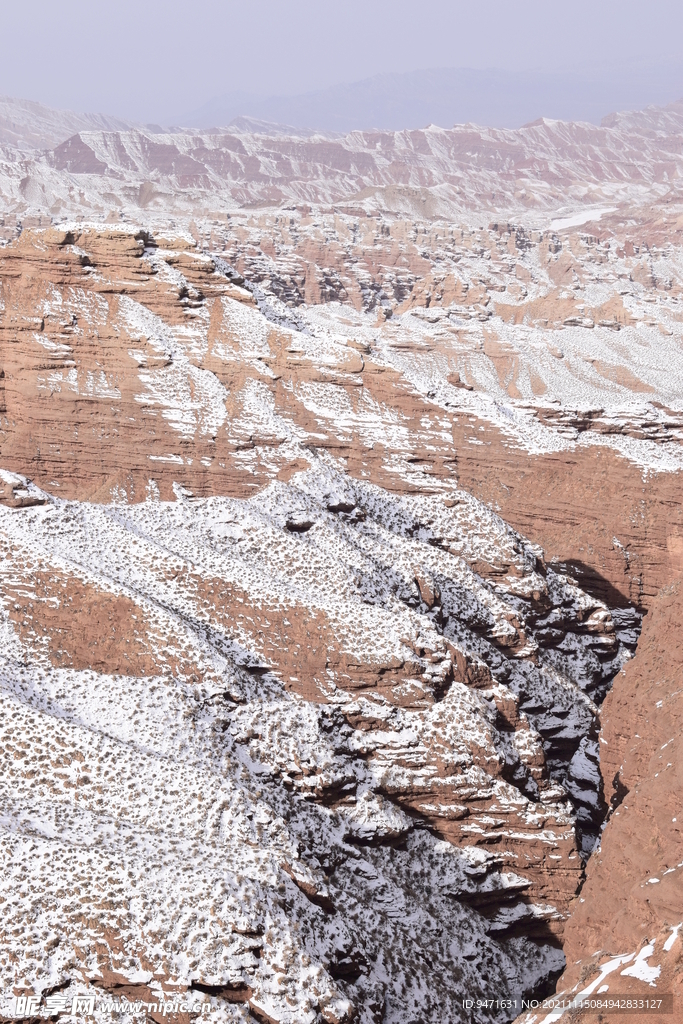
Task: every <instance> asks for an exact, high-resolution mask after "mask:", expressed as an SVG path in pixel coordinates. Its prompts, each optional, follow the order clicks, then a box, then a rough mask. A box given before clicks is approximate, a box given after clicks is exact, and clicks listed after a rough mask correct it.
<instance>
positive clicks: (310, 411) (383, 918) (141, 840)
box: [0, 230, 650, 1022]
mask: <svg viewBox="0 0 683 1024" xmlns="http://www.w3.org/2000/svg"><path fill="white" fill-rule="evenodd" d="M3 260H4V263H3V278H2V280H3V302H4V308H3V316H2V323H1V324H0V330H1V331H2V335H1V341H2V360H3V370H4V377H3V378H2V380H3V383H4V409H3V413H2V417H3V418H2V429H3V434H2V439H1V443H2V456H3V460H4V462H3V467H4V468H3V470H2V473H1V474H0V475H1V479H2V484H3V498H2V501H3V505H4V506H5V507H3V508H2V509H1V510H0V520H1V523H2V532H1V535H0V536H1V538H2V544H3V548H4V551H3V556H4V557H3V561H2V563H0V572H1V573H2V598H3V620H2V630H3V640H2V645H1V649H2V652H3V653H2V659H3V661H2V670H1V672H0V677H1V685H2V700H3V701H4V702H5V712H4V714H3V717H2V723H3V724H2V729H3V739H2V744H3V751H4V756H5V761H6V765H7V769H6V771H5V773H4V775H3V783H2V785H3V787H4V793H3V812H2V814H3V817H2V827H3V829H4V835H5V845H4V856H5V858H6V873H5V875H4V877H5V878H6V879H7V888H6V892H5V894H4V895H5V901H4V903H3V908H4V911H5V914H4V921H3V928H4V929H5V932H4V939H3V944H2V945H3V948H4V949H6V950H7V951H8V952H7V959H6V963H5V964H4V965H3V968H4V969H5V970H6V972H7V976H10V977H12V979H13V986H14V989H15V990H16V991H20V990H22V988H34V989H35V990H37V991H39V992H46V991H48V990H50V989H52V988H53V987H54V986H58V985H65V986H66V987H65V988H64V991H71V990H72V989H73V991H82V990H83V986H86V988H87V986H95V988H97V987H98V986H99V987H100V988H102V987H104V988H108V989H110V990H111V989H112V987H114V986H116V985H121V986H128V989H131V986H132V987H133V989H134V987H135V986H137V991H138V992H139V994H140V995H141V998H144V995H145V994H149V993H152V994H154V993H158V992H159V990H160V989H162V990H164V991H167V992H170V991H173V990H177V989H178V987H180V989H181V990H184V989H191V988H192V987H193V986H195V988H196V990H197V991H201V992H203V993H205V994H208V995H209V996H210V997H211V998H212V999H213V1000H215V1002H216V1005H217V1006H218V1007H219V1011H218V1012H219V1014H220V1016H221V1019H226V1020H230V1019H240V1018H241V1017H244V1016H245V1015H246V1014H252V1015H255V1016H256V1017H257V1018H258V1017H259V1015H260V1016H261V1018H263V1019H273V1020H278V1021H283V1022H285V1021H311V1022H312V1021H315V1020H319V1019H324V1020H328V1021H341V1020H347V1021H350V1020H352V1019H354V1018H356V1019H358V1020H360V1021H368V1022H370V1021H373V1022H375V1021H376V1022H380V1021H405V1022H408V1021H411V1020H414V1019H426V1020H429V1019H434V1020H444V1019H447V1020H460V1019H466V1018H465V1017H464V1016H463V1014H464V1011H463V1007H462V997H463V994H466V993H467V992H471V991H478V990H479V989H480V987H481V983H482V980H483V981H484V982H486V983H487V984H488V983H490V984H491V986H492V987H494V988H496V989H497V990H498V991H504V992H506V993H507V992H509V993H511V994H514V995H520V994H521V993H523V992H524V993H531V992H535V993H539V992H542V991H546V990H550V989H551V988H552V986H553V984H554V981H555V979H556V977H557V975H558V974H559V972H560V971H561V970H562V967H563V965H564V958H563V955H562V953H561V951H560V948H559V945H560V940H561V935H562V928H563V922H564V919H565V917H566V914H567V909H568V906H569V902H570V900H571V899H572V897H573V896H574V895H575V894H576V892H577V890H578V888H579V887H580V885H581V883H582V880H583V867H584V862H585V858H586V857H587V856H588V854H589V853H590V851H591V850H592V849H593V847H594V844H595V840H596V838H597V837H598V835H599V832H600V827H601V824H602V822H603V819H604V815H605V812H606V809H607V808H606V803H605V795H604V793H603V788H602V780H601V776H600V771H599V753H598V730H599V721H598V705H599V704H600V702H601V700H602V699H603V697H604V695H605V693H606V691H607V689H608V687H609V685H610V682H611V680H612V678H613V677H614V675H615V674H616V673H617V672H618V671H619V670H620V669H621V668H622V666H623V665H624V664H625V662H626V661H627V660H628V657H629V653H630V652H631V651H633V649H634V648H635V643H636V640H637V635H638V629H639V615H638V614H636V613H635V612H634V611H632V610H629V609H628V608H624V607H621V608H618V609H614V608H613V609H610V607H608V604H607V603H606V602H605V601H602V600H599V599H598V598H596V597H594V596H591V595H589V594H588V593H587V592H586V591H585V590H583V589H581V587H580V586H579V585H578V583H577V581H576V579H575V578H574V577H572V576H571V573H569V572H568V571H567V568H566V567H565V566H563V565H561V564H559V563H548V564H547V565H546V563H545V561H544V558H543V555H542V552H541V550H540V549H539V548H538V547H537V546H535V545H533V544H531V543H529V542H528V541H526V540H525V539H524V538H523V537H522V536H520V534H519V533H517V532H515V531H514V530H513V529H512V528H511V527H510V526H508V525H507V524H506V523H505V522H504V520H503V519H502V518H501V517H500V516H499V515H497V514H496V513H495V512H493V511H492V510H491V508H490V507H488V506H486V505H485V504H484V503H482V502H481V501H479V500H477V499H476V498H475V497H473V496H472V495H471V494H470V493H468V492H467V491H465V490H464V489H463V488H462V487H460V486H458V479H457V459H458V443H459V442H460V440H461V435H460V434H459V433H458V430H459V429H460V428H459V426H458V415H461V414H462V412H463V410H462V409H461V410H460V412H459V413H457V412H455V411H454V410H453V409H451V408H450V405H449V403H450V402H451V400H452V396H453V395H455V396H456V398H457V396H459V395H465V396H467V395H469V394H470V392H468V391H467V389H466V388H463V387H460V386H459V385H460V384H461V383H462V381H461V380H460V377H459V376H458V379H457V380H456V379H455V377H454V376H453V377H451V378H450V379H449V376H448V375H449V374H452V373H454V371H453V370H452V369H451V368H450V367H449V366H448V364H447V363H443V364H442V363H438V360H439V359H441V358H442V356H441V355H440V354H439V352H438V351H437V345H436V344H435V343H434V344H433V343H432V340H430V339H431V335H428V334H423V335H420V336H419V337H418V335H419V331H418V328H417V327H416V326H414V325H419V324H421V323H423V321H422V320H421V319H420V317H414V316H412V314H410V313H408V314H407V316H410V317H411V318H412V319H411V320H408V321H407V322H406V323H407V326H405V327H402V326H401V321H400V319H398V317H399V316H400V314H397V319H396V320H395V319H394V317H393V316H392V317H391V318H389V319H387V318H386V317H384V316H382V318H381V321H380V322H378V321H377V311H376V310H366V311H363V310H360V311H359V310H354V309H353V308H352V307H351V306H332V307H330V308H329V309H321V308H320V307H307V306H300V307H297V309H296V310H295V311H292V310H291V309H290V308H289V307H287V306H285V305H284V304H283V303H282V302H281V300H280V299H278V297H277V295H275V294H274V293H273V291H272V289H270V290H268V291H265V290H262V285H261V284H255V283H254V282H253V281H252V280H250V279H249V278H248V277H243V276H241V275H240V273H239V271H238V270H235V269H234V267H233V265H232V263H228V262H226V261H225V260H224V257H222V256H220V255H217V254H214V255H209V254H206V253H203V252H201V251H200V250H199V249H198V248H197V247H196V246H195V245H194V244H193V243H191V242H189V241H185V242H182V240H180V241H179V240H166V241H164V240H163V239H154V238H152V237H150V236H149V234H146V233H144V232H136V233H135V234H131V233H126V232H120V231H119V232H116V231H111V232H99V233H98V232H95V231H93V230H84V231H82V232H81V233H80V234H78V233H74V232H43V233H40V232H37V233H36V234H35V235H31V234H30V233H29V232H24V233H23V234H22V237H21V239H20V240H19V241H18V242H17V243H13V245H12V246H10V247H8V248H7V249H6V250H5V251H4V253H3ZM233 262H235V261H233ZM423 308H426V307H423ZM426 322H429V321H426ZM477 322H483V321H477ZM430 329H431V328H430ZM439 344H442V347H443V351H444V352H446V354H447V347H446V345H445V342H444V341H443V339H442V342H440V343H439ZM392 352H393V355H392ZM435 360H436V362H434V361H435ZM437 364H438V365H440V366H441V371H440V372H442V373H446V381H445V383H443V381H441V383H439V385H438V387H431V386H424V381H425V379H426V378H425V376H424V367H425V366H427V367H428V368H429V367H430V366H432V367H433V366H434V365H437ZM429 373H432V370H429ZM439 379H440V380H441V378H439ZM451 381H452V382H451ZM441 387H443V388H445V389H446V391H444V392H442V391H440V390H439V389H440V388H441ZM471 411H472V410H470V412H471ZM482 420H483V416H482ZM479 425H480V423H479V421H478V420H477V418H476V417H475V416H472V417H471V419H470V420H468V428H467V430H468V434H467V436H468V439H469V442H470V443H474V444H476V442H478V441H479V438H478V437H477V434H479V429H478V428H479ZM547 429H548V430H549V431H552V430H554V429H555V428H554V427H553V426H552V425H551V426H550V427H548V428H547ZM484 433H485V432H484ZM608 440H609V439H608ZM484 443H486V442H484ZM643 443H645V444H647V443H649V442H647V441H646V442H643ZM644 450H645V451H646V452H649V451H650V449H649V448H646V449H644ZM22 469H23V470H24V472H23V473H22ZM29 476H30V477H31V478H32V479H31V480H29V479H28V477H29ZM622 604H623V602H622ZM45 950H48V951H49V956H47V957H46V955H45ZM131 990H132V989H131ZM6 996H7V998H9V996H10V992H7V993H6ZM468 1012H469V1011H468Z"/></svg>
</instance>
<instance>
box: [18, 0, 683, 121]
mask: <svg viewBox="0 0 683 1024" xmlns="http://www.w3.org/2000/svg"><path fill="white" fill-rule="evenodd" d="M0 19H1V21H0V24H1V25H2V37H3V46H2V60H1V61H0V94H4V95H9V96H19V97H25V98H28V99H35V100H39V101H41V102H42V103H46V104H48V105H50V106H56V107H70V108H72V109H76V110H86V111H101V112H105V113H110V114H118V115H120V116H123V117H129V118H132V119H135V120H141V121H160V122H162V123H168V122H169V121H174V120H178V119H180V118H182V115H183V113H185V112H187V111H191V110H194V109H195V108H197V107H198V106H200V105H201V104H203V103H206V102H207V101H208V100H210V99H212V97H215V96H220V95H224V94H226V93H246V94H252V95H253V94H261V95H271V94H275V95H277V94H292V93H298V92H305V91H308V90H313V89H317V88H322V87H325V86H329V85H333V84H336V83H341V82H351V81H354V80H357V79H360V78H364V77H367V76H370V75H374V74H377V73H380V72H390V71H398V72H400V71H411V70H416V69H419V68H435V67H472V68H488V67H497V68H506V69H510V70H512V69H520V68H537V69H544V70H550V69H552V68H574V67H577V66H579V65H584V66H589V67H595V66H596V65H598V64H602V65H615V66H616V65H617V64H619V65H621V66H622V69H623V65H624V64H626V65H628V64H632V63H633V62H641V63H643V62H644V63H647V64H653V63H656V62H658V61H659V60H660V59H662V58H668V59H669V58H679V59H680V58H683V3H681V0H562V2H556V0H505V2H502V0H489V2H486V0H469V2H467V3H463V2H460V0H420V2H418V0H392V2H388V0H334V2H330V0H316V2H312V0H286V2H285V0H239V2H233V0H222V2H218V0H197V2H195V3H191V2H188V0H185V2H182V3H181V2H178V0H163V2H161V0H117V2H110V0H21V2H18V0H0ZM682 91H683V90H682ZM671 98H672V99H674V98H676V97H673V96H672V97H671Z"/></svg>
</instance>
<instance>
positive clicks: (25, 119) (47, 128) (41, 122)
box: [0, 96, 161, 150]
mask: <svg viewBox="0 0 683 1024" xmlns="http://www.w3.org/2000/svg"><path fill="white" fill-rule="evenodd" d="M133 127H135V125H134V124H133V123H132V122H131V121H124V120H123V118H120V117H109V116H107V115H105V114H77V113H74V111H72V110H53V109H52V108H51V107H45V106H43V104H42V103H35V102H33V101H32V100H21V99H13V98H11V97H9V96H0V146H13V147H16V148H17V149H22V150H36V149H37V150H41V149H52V148H53V147H55V146H58V145H59V144H60V143H61V142H64V141H65V139H68V138H70V136H72V135H75V134H76V133H77V132H82V131H105V132H116V131H127V130H128V129H130V128H133ZM160 130H161V129H160Z"/></svg>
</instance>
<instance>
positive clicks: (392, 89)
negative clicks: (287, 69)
mask: <svg viewBox="0 0 683 1024" xmlns="http://www.w3.org/2000/svg"><path fill="white" fill-rule="evenodd" d="M681 96H683V62H682V61H670V62H664V63H661V64H659V65H657V66H656V67H655V66H652V65H641V66H635V67H634V66H633V65H629V66H626V65H618V66H611V65H605V66H603V67H600V68H595V67H591V68H588V69H583V70H582V69H578V70H575V71H569V72H560V71H557V72H552V71H551V72H543V71H530V70H527V69H524V68H522V69H520V70H517V71H505V70H500V69H494V68H491V69H486V70H477V69H473V68H437V69H432V70H425V71H411V72H408V73H406V74H383V75H375V76H374V77H373V78H366V79H363V80H362V81H359V82H353V83H351V84H345V85H337V86H333V87H332V88H329V89H321V90H318V91H316V92H308V93H304V94H302V95H298V96H270V97H263V96H260V97H259V96H255V95H249V94H247V93H244V92H240V93H231V94H226V95H224V96H219V97H216V98H214V99H212V100H211V101H209V102H208V103H206V104H204V105H203V106H201V107H199V108H198V109H195V110H192V111H190V112H188V113H186V114H184V115H182V116H180V117H179V118H178V119H177V120H178V123H180V124H183V125H186V126H191V127H196V128H211V127H217V126H220V125H227V124H230V123H231V122H232V121H233V120H234V118H236V117H238V116H240V115H242V116H245V117H247V118H255V119H259V120H263V121H269V122H272V123H276V124H287V125H291V126H292V127H295V128H310V129H318V130H321V131H333V132H348V131H353V130H354V129H364V130H367V129H372V128H380V129H386V130H396V131H398V130H401V129H404V128H422V127H425V126H427V125H428V124H435V125H439V126H440V127H442V128H450V127H452V126H453V125H454V124H467V123H475V124H480V125H488V126H489V127H492V128H518V127H520V126H521V125H523V124H527V123H529V122H530V121H535V120H537V119H538V118H540V117H547V118H552V119H554V120H563V121H589V122H592V123H593V124H599V123H600V122H601V120H602V118H603V117H604V116H605V115H606V114H609V113H610V112H611V111H614V110H626V109H637V108H639V107H644V106H647V105H649V104H659V105H663V104H667V103H670V102H672V101H674V100H677V99H679V98H680V97H681Z"/></svg>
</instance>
